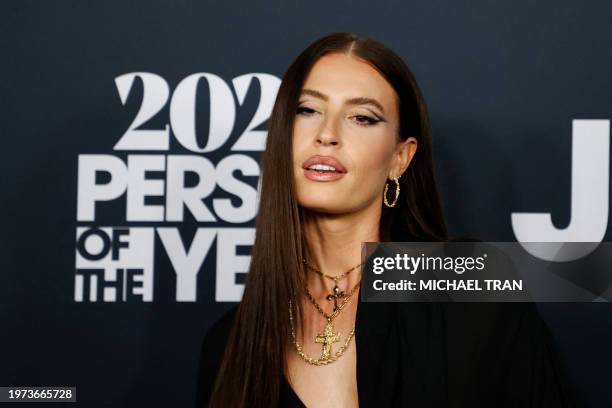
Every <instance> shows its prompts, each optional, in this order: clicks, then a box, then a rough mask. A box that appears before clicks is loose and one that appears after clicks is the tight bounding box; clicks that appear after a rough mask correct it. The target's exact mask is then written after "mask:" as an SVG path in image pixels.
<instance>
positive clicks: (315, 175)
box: [302, 169, 346, 181]
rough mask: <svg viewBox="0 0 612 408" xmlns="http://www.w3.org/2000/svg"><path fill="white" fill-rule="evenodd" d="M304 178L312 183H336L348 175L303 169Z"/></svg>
mask: <svg viewBox="0 0 612 408" xmlns="http://www.w3.org/2000/svg"><path fill="white" fill-rule="evenodd" d="M302 170H303V172H304V176H306V178H307V179H309V180H312V181H335V180H338V179H341V178H342V177H344V175H345V174H346V173H341V172H338V171H321V170H310V169H302Z"/></svg>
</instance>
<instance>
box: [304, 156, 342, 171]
mask: <svg viewBox="0 0 612 408" xmlns="http://www.w3.org/2000/svg"><path fill="white" fill-rule="evenodd" d="M313 164H325V165H327V166H333V167H335V168H336V171H335V172H336V173H346V169H345V168H344V166H343V165H342V163H340V161H339V160H338V159H336V158H335V157H332V156H319V155H314V156H310V157H309V158H308V160H306V161H305V162H304V163H302V168H303V169H308V167H309V166H312V165H313ZM309 171H313V170H309Z"/></svg>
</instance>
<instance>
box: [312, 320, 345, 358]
mask: <svg viewBox="0 0 612 408" xmlns="http://www.w3.org/2000/svg"><path fill="white" fill-rule="evenodd" d="M338 341H340V333H334V327H333V326H332V324H331V322H329V321H328V322H327V323H326V324H325V329H323V332H322V333H319V334H317V337H316V338H315V342H316V343H322V344H323V349H322V350H321V358H320V360H329V358H330V357H331V346H332V343H336V342H338Z"/></svg>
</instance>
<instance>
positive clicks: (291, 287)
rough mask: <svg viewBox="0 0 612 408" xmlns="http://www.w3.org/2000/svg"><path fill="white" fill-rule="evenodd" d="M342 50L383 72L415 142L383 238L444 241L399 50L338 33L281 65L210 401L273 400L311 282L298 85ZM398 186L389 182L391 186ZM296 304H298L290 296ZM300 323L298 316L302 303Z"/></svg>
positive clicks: (419, 105)
mask: <svg viewBox="0 0 612 408" xmlns="http://www.w3.org/2000/svg"><path fill="white" fill-rule="evenodd" d="M331 53H342V54H346V55H349V56H351V57H354V58H357V59H358V60H361V61H363V62H366V63H368V64H369V65H371V66H372V67H374V68H375V69H377V70H378V71H379V72H380V73H381V74H382V76H383V77H384V78H385V79H386V80H387V81H388V82H389V84H390V85H391V86H392V87H393V89H394V90H395V92H396V93H397V96H398V105H399V106H398V108H399V129H398V135H397V136H398V137H397V140H406V138H408V137H411V136H412V137H414V138H416V139H417V143H418V148H417V150H416V153H415V155H414V156H413V159H412V161H411V163H410V165H409V166H408V168H407V169H406V171H405V172H404V174H403V175H402V177H401V178H400V179H399V183H400V187H401V192H402V194H400V197H399V199H398V201H397V203H396V205H395V207H393V208H388V207H386V206H384V205H383V208H382V214H381V219H380V239H381V241H382V242H386V241H444V240H447V238H448V232H447V226H446V221H445V218H444V213H443V208H442V204H441V198H440V193H439V191H438V186H437V183H436V177H435V171H434V165H433V159H432V141H431V128H430V123H429V115H428V112H427V107H426V104H425V101H424V99H423V96H422V94H421V91H420V89H419V87H418V85H417V82H416V80H415V78H414V75H413V74H412V72H411V71H410V69H409V68H408V66H407V65H406V63H405V62H404V61H403V60H402V59H401V58H400V57H399V56H398V55H397V54H395V53H394V52H393V51H391V50H390V49H388V48H386V47H385V46H384V45H382V44H381V43H379V42H377V41H376V40H373V39H370V38H364V37H359V36H357V35H356V34H353V33H345V32H343V33H332V34H329V35H327V36H325V37H323V38H320V39H319V40H317V41H315V42H314V43H312V44H311V45H310V46H308V47H307V48H306V49H305V50H304V51H303V52H302V53H301V54H300V55H298V57H297V58H296V59H295V61H294V62H293V63H292V64H291V65H290V66H289V68H288V69H287V71H286V72H285V74H284V76H283V78H282V82H281V85H280V88H279V91H278V94H277V96H276V100H275V103H274V107H273V109H272V113H271V115H270V119H269V122H268V136H267V141H266V147H265V150H264V152H263V154H262V157H261V176H260V182H261V192H260V202H259V208H258V213H257V217H256V220H255V228H256V232H255V241H254V244H253V247H252V250H251V262H250V267H249V272H248V274H247V277H246V281H245V288H244V292H243V296H242V300H241V302H240V304H239V305H238V308H237V311H236V315H235V318H234V322H233V325H232V328H231V330H230V334H229V337H228V341H227V345H226V348H225V352H224V354H223V357H222V362H221V366H220V369H219V372H218V376H217V380H216V382H215V385H214V387H213V391H212V395H211V399H210V405H209V406H211V407H215V408H218V407H222V408H227V407H238V408H245V407H249V408H251V407H262V408H264V407H265V408H269V407H276V406H277V405H278V398H279V393H280V384H281V379H282V376H283V375H284V373H285V372H286V359H285V351H286V348H287V347H288V346H290V345H291V342H290V340H289V339H290V322H289V314H288V307H289V301H290V299H295V298H296V297H297V296H298V295H299V294H300V293H301V290H302V289H301V288H302V287H303V284H304V282H305V276H306V272H305V270H304V265H303V264H302V262H301V259H302V258H303V257H305V255H306V251H307V245H306V241H305V237H304V235H303V231H302V227H301V226H302V211H301V209H300V207H299V206H298V202H297V198H296V192H295V186H294V181H293V177H294V175H293V157H292V132H293V125H294V119H295V114H296V110H297V106H298V103H299V100H298V98H299V97H300V94H301V89H302V86H303V84H304V82H305V80H306V77H307V75H308V73H309V72H310V70H311V68H312V67H313V65H314V64H315V63H316V62H317V60H318V59H319V58H321V57H323V56H324V55H327V54H331ZM393 188H394V183H392V185H391V186H390V189H391V190H392V189H393ZM294 303H298V302H294ZM295 307H297V310H296V320H297V321H298V323H299V324H301V323H302V317H301V316H302V313H301V311H300V310H299V305H297V304H296V305H295Z"/></svg>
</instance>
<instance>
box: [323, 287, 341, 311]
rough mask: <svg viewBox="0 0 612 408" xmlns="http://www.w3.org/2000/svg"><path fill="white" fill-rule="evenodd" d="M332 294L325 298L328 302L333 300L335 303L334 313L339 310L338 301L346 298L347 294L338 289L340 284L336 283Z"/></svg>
mask: <svg viewBox="0 0 612 408" xmlns="http://www.w3.org/2000/svg"><path fill="white" fill-rule="evenodd" d="M333 292H334V293H332V294H329V295H327V296H326V297H325V299H327V300H330V301H331V300H333V301H334V312H335V311H336V310H337V309H338V299H341V298H343V297H346V293H344V291H343V290H341V289H340V288H339V287H338V283H337V282H336V284H335V285H334V289H333Z"/></svg>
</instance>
